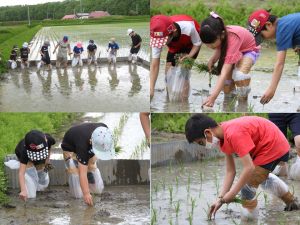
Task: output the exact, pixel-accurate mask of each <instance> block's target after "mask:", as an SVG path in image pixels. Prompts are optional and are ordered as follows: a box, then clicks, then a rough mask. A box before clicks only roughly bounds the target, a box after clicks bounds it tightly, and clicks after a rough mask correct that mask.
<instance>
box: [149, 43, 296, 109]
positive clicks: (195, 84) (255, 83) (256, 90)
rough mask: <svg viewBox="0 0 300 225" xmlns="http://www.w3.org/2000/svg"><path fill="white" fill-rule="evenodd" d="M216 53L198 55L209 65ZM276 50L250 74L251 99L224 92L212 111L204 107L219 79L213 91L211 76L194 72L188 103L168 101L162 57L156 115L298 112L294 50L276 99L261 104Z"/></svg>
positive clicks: (153, 104)
mask: <svg viewBox="0 0 300 225" xmlns="http://www.w3.org/2000/svg"><path fill="white" fill-rule="evenodd" d="M212 53H213V51H210V50H208V49H207V48H206V47H205V46H203V47H202V49H201V51H200V54H199V56H198V59H197V60H198V61H199V62H207V61H208V59H209V58H210V56H211V54H212ZM275 57H276V50H275V47H274V46H273V47H270V48H268V49H263V50H262V54H261V57H260V58H259V59H258V61H257V63H256V65H255V66H254V67H253V70H252V72H251V74H252V79H251V89H252V90H251V92H250V94H249V96H248V100H246V101H245V100H244V101H238V100H237V99H236V98H233V97H231V98H224V94H223V92H222V93H220V95H219V96H218V98H217V100H216V102H215V105H214V107H213V108H204V109H203V108H201V105H202V102H203V101H204V100H205V99H206V97H207V96H208V95H209V93H210V92H211V91H212V88H213V87H214V86H215V83H216V81H217V77H216V76H213V78H212V88H210V87H209V75H208V74H205V73H201V74H200V73H198V72H196V71H195V70H192V74H191V79H190V83H191V94H190V97H189V99H188V101H187V102H176V103H175V102H169V101H168V99H167V95H166V91H165V90H164V88H165V76H164V67H165V56H162V59H163V60H162V63H161V66H160V74H159V76H158V80H157V82H156V87H155V88H156V89H155V94H154V97H153V99H152V101H151V111H153V112H287V111H288V112H296V111H297V109H299V108H300V101H299V98H300V92H297V91H294V90H298V89H297V87H298V86H300V78H299V77H298V76H297V67H298V66H297V65H298V64H297V63H298V61H297V60H298V59H297V56H296V55H295V53H294V52H293V51H292V50H289V51H288V53H287V58H286V63H285V68H284V72H283V75H282V77H281V81H280V83H279V86H278V88H277V91H276V93H275V96H274V98H273V99H272V101H271V102H269V103H268V104H266V105H262V104H261V103H260V99H261V96H262V95H263V94H264V92H265V91H266V89H267V87H268V86H269V84H270V81H271V77H272V71H273V67H274V64H275Z"/></svg>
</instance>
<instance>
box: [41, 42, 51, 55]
mask: <svg viewBox="0 0 300 225" xmlns="http://www.w3.org/2000/svg"><path fill="white" fill-rule="evenodd" d="M41 52H42V53H43V54H44V55H45V56H44V57H49V51H48V46H46V45H43V46H42V48H41Z"/></svg>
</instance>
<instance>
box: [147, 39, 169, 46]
mask: <svg viewBox="0 0 300 225" xmlns="http://www.w3.org/2000/svg"><path fill="white" fill-rule="evenodd" d="M167 41H168V36H167V37H163V38H154V37H151V39H150V47H152V48H162V47H163V46H164V45H166V44H167Z"/></svg>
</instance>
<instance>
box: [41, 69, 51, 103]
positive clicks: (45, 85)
mask: <svg viewBox="0 0 300 225" xmlns="http://www.w3.org/2000/svg"><path fill="white" fill-rule="evenodd" d="M37 75H38V78H39V80H40V81H41V84H42V94H43V95H44V96H45V98H46V99H52V94H51V83H52V70H42V71H37Z"/></svg>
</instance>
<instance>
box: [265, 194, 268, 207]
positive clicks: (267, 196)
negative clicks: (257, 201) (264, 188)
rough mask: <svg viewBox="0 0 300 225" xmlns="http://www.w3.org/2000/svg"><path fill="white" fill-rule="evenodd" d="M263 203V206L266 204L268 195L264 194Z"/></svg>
mask: <svg viewBox="0 0 300 225" xmlns="http://www.w3.org/2000/svg"><path fill="white" fill-rule="evenodd" d="M264 201H265V205H267V204H268V195H267V194H266V193H264Z"/></svg>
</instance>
